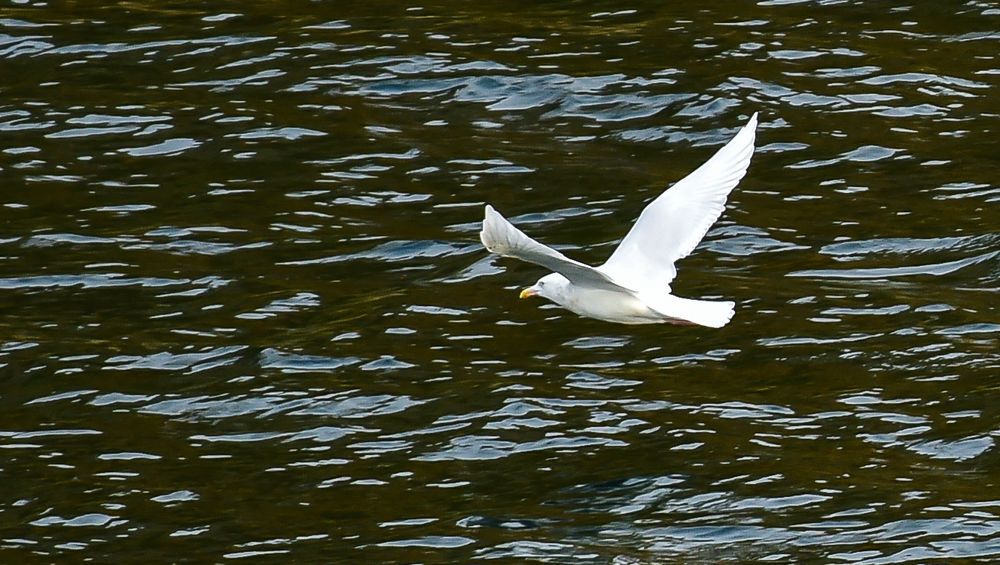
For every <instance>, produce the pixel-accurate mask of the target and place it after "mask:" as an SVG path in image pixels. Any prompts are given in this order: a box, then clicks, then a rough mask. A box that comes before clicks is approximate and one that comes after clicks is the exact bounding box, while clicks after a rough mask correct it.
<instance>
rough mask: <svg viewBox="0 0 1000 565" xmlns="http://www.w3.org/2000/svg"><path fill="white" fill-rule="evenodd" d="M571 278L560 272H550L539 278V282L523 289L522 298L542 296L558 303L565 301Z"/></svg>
mask: <svg viewBox="0 0 1000 565" xmlns="http://www.w3.org/2000/svg"><path fill="white" fill-rule="evenodd" d="M569 286H570V284H569V279H567V278H566V277H564V276H562V275H560V274H559V273H550V274H548V275H545V276H544V277H542V278H540V279H538V282H536V283H535V284H533V285H531V286H529V287H528V288H526V289H524V290H522V291H521V295H520V296H521V298H530V297H532V296H541V297H542V298H545V299H547V300H551V301H552V302H555V303H556V304H562V303H563V302H565V296H566V294H567V293H568V291H569Z"/></svg>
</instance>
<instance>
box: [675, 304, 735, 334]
mask: <svg viewBox="0 0 1000 565" xmlns="http://www.w3.org/2000/svg"><path fill="white" fill-rule="evenodd" d="M689 302H693V303H695V304H696V305H697V308H696V309H695V308H692V310H691V312H690V313H689V315H688V316H686V317H685V319H686V320H689V321H691V322H694V323H696V324H698V325H700V326H708V327H710V328H721V327H722V326H724V325H726V324H728V323H729V320H732V319H733V314H735V313H736V310H735V309H734V306H736V303H735V302H730V301H726V302H714V301H709V300H690V301H689Z"/></svg>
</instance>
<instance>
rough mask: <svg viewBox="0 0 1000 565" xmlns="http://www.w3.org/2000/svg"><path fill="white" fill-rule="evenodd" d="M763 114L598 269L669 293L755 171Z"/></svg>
mask: <svg viewBox="0 0 1000 565" xmlns="http://www.w3.org/2000/svg"><path fill="white" fill-rule="evenodd" d="M756 128H757V114H756V113H754V115H753V116H752V117H751V118H750V121H748V122H747V124H746V125H745V126H743V128H742V129H741V130H740V131H739V132H738V133H737V134H736V136H735V137H733V139H732V140H730V142H729V143H727V144H726V145H725V146H723V147H722V149H719V151H718V152H716V154H715V155H713V156H712V158H711V159H709V160H708V161H706V162H705V163H704V164H702V165H701V166H700V167H698V168H697V169H695V171H694V172H693V173H691V174H689V175H688V176H686V177H684V178H683V179H681V180H680V181H679V182H677V183H676V184H674V185H673V186H672V187H670V188H669V189H667V190H666V191H665V192H663V194H661V195H659V196H658V197H656V199H655V200H653V201H652V202H650V203H649V205H647V206H646V208H645V209H644V210H643V211H642V214H641V215H640V216H639V219H638V220H636V222H635V225H634V226H632V229H631V230H630V231H629V232H628V235H626V236H625V239H623V240H622V241H621V243H620V244H618V248H617V249H615V251H614V253H612V254H611V257H610V258H608V260H607V262H605V263H604V264H603V265H601V266H600V267H598V269H599V270H601V271H603V272H604V273H607V274H609V275H611V277H612V278H614V279H615V280H616V281H620V282H621V283H622V284H624V285H626V286H628V287H630V288H633V289H636V290H640V289H641V290H643V291H646V290H649V291H657V292H669V290H670V281H672V280H674V277H675V276H677V268H676V267H675V266H674V262H675V261H677V260H678V259H683V258H684V257H687V256H688V254H689V253H691V251H693V250H694V248H695V246H697V245H698V242H700V241H701V239H702V238H703V237H705V234H706V233H707V232H708V228H710V227H712V224H714V223H715V220H717V219H719V216H720V215H721V214H722V211H723V210H724V209H725V207H726V197H727V196H729V193H730V192H731V191H732V190H733V188H735V187H736V185H737V183H739V182H740V179H742V178H743V175H745V174H746V172H747V167H749V166H750V157H751V156H752V155H753V143H754V133H755V130H756Z"/></svg>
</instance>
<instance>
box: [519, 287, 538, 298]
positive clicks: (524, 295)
mask: <svg viewBox="0 0 1000 565" xmlns="http://www.w3.org/2000/svg"><path fill="white" fill-rule="evenodd" d="M532 296H538V293H537V292H535V291H534V290H531V289H530V288H526V289H524V290H522V291H521V294H519V295H518V298H531V297H532Z"/></svg>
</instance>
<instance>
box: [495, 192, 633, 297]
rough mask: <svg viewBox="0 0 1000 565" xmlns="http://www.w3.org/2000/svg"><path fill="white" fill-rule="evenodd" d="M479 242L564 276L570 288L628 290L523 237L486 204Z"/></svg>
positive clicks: (519, 231) (588, 268) (522, 234)
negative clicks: (572, 286)
mask: <svg viewBox="0 0 1000 565" xmlns="http://www.w3.org/2000/svg"><path fill="white" fill-rule="evenodd" d="M479 239H481V240H482V242H483V245H485V246H486V249H488V250H489V251H492V252H493V253H497V254H499V255H503V256H504V257H513V258H515V259H520V260H522V261H527V262H529V263H534V264H536V265H541V266H543V267H545V268H547V269H549V270H551V271H554V272H556V273H559V274H560V275H562V276H564V277H566V278H567V279H569V280H570V282H572V283H573V284H574V285H577V286H581V287H590V288H605V289H608V290H615V291H617V292H622V291H626V292H627V291H628V289H625V288H622V287H621V286H620V285H618V284H615V282H614V281H613V280H612V279H611V277H610V276H608V275H606V274H604V273H602V272H600V271H598V270H597V269H595V268H593V267H591V266H589V265H584V264H583V263H581V262H579V261H574V260H572V259H570V258H569V257H567V256H565V255H563V254H562V253H559V252H558V251H556V250H555V249H552V248H551V247H548V246H546V245H542V244H541V243H538V242H537V241H535V240H533V239H531V238H530V237H528V236H526V235H524V232H522V231H521V230H519V229H517V228H516V227H514V224H511V223H510V222H508V221H507V219H506V218H504V217H503V216H501V215H500V212H497V211H496V210H495V209H494V208H493V206H490V205H489V204H487V205H486V217H485V218H483V231H481V232H479Z"/></svg>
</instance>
